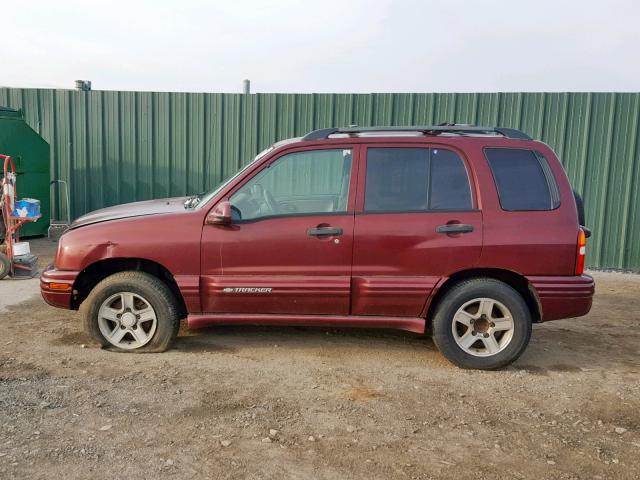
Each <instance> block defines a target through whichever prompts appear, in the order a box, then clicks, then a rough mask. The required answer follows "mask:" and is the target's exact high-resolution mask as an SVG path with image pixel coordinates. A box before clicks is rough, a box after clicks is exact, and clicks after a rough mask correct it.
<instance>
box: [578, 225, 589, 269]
mask: <svg viewBox="0 0 640 480" xmlns="http://www.w3.org/2000/svg"><path fill="white" fill-rule="evenodd" d="M586 253H587V236H586V235H585V234H584V230H582V229H580V233H578V251H577V254H576V275H582V273H583V272H584V257H585V255H586Z"/></svg>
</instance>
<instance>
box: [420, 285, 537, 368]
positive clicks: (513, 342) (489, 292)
mask: <svg viewBox="0 0 640 480" xmlns="http://www.w3.org/2000/svg"><path fill="white" fill-rule="evenodd" d="M489 312H490V313H489ZM474 317H475V318H474ZM467 324H468V325H467ZM431 325H432V330H433V341H434V343H435V344H436V346H437V347H438V350H440V352H441V353H442V354H443V355H444V356H445V357H446V358H447V360H449V361H450V362H451V363H453V364H454V365H457V366H458V367H460V368H470V369H478V370H495V369H498V368H502V367H505V366H507V365H509V364H510V363H512V362H514V361H515V360H516V359H517V358H518V357H519V356H520V355H521V354H522V352H524V350H525V348H526V347H527V345H528V344H529V339H530V338H531V313H530V312H529V309H528V307H527V304H526V303H525V301H524V299H523V298H522V296H521V295H520V294H519V293H518V292H517V291H516V290H514V289H513V288H512V287H510V286H509V285H507V284H505V283H503V282H500V281H498V280H494V279H490V278H477V279H473V280H467V281H464V282H461V283H460V284H458V285H456V286H454V287H453V288H452V289H451V290H450V291H449V292H447V293H446V294H445V296H444V297H443V298H442V299H441V301H440V302H439V303H438V305H437V306H436V309H435V312H434V314H433V317H432V322H431ZM474 339H476V340H475V341H474ZM465 347H466V348H465Z"/></svg>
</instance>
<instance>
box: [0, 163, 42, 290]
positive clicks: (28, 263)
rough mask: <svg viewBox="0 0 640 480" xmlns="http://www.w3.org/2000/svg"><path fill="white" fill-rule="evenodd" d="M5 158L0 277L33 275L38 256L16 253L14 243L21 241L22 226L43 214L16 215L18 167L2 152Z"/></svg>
mask: <svg viewBox="0 0 640 480" xmlns="http://www.w3.org/2000/svg"><path fill="white" fill-rule="evenodd" d="M0 160H4V171H3V172H4V175H3V177H2V182H1V196H0V207H1V209H0V210H1V211H2V224H3V226H4V243H2V245H0V279H2V278H4V277H6V276H7V275H11V276H12V277H16V276H21V277H33V276H35V274H36V273H37V268H36V262H37V257H35V256H34V255H30V254H27V255H20V256H18V255H15V252H14V245H15V244H16V243H17V242H19V241H20V227H22V225H24V224H25V223H28V222H36V221H37V220H38V219H39V218H40V216H41V215H36V216H25V217H19V216H15V215H14V206H15V202H16V198H17V189H16V167H15V164H14V162H13V159H12V158H11V157H10V156H8V155H2V154H0Z"/></svg>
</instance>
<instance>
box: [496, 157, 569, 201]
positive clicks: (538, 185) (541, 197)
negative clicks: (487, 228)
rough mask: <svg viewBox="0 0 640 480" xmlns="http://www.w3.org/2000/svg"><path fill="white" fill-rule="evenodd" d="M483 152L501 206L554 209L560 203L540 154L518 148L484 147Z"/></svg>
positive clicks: (551, 174)
mask: <svg viewBox="0 0 640 480" xmlns="http://www.w3.org/2000/svg"><path fill="white" fill-rule="evenodd" d="M484 153H485V156H486V158H487V161H488V162H489V166H490V168H491V172H492V173H493V178H494V180H495V184H496V188H497V190H498V197H499V199H500V206H501V207H502V209H503V210H508V211H530V210H534V211H535V210H554V209H556V208H558V207H559V206H560V195H559V193H558V185H557V184H556V180H555V178H554V176H553V172H552V171H551V168H550V167H549V164H548V163H547V160H546V159H545V158H544V157H543V156H542V155H541V154H539V153H538V152H534V151H532V150H526V149H518V148H485V150H484Z"/></svg>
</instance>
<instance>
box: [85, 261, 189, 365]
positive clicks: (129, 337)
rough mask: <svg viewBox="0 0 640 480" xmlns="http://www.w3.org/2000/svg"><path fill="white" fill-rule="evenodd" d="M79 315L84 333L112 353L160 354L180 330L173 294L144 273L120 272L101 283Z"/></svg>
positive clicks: (162, 284)
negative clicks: (115, 351)
mask: <svg viewBox="0 0 640 480" xmlns="http://www.w3.org/2000/svg"><path fill="white" fill-rule="evenodd" d="M80 312H81V315H82V319H83V323H84V328H85V331H86V332H87V334H89V335H90V336H91V337H92V338H93V339H94V340H96V341H97V342H98V343H100V344H101V345H102V346H104V347H108V348H111V349H113V350H121V351H133V352H163V351H165V350H167V349H168V348H169V347H170V346H171V344H172V343H173V341H174V339H175V338H176V336H177V334H178V329H179V327H180V318H179V315H178V309H177V306H176V301H175V298H174V296H173V293H172V292H171V290H170V289H169V288H168V287H167V285H166V284H164V283H163V282H162V281H161V280H159V279H158V278H156V277H154V276H152V275H149V274H148V273H144V272H121V273H116V274H114V275H111V276H110V277H107V278H106V279H104V280H102V281H101V282H100V283H98V285H96V286H95V288H94V289H93V290H92V291H91V293H90V294H89V296H88V297H87V299H86V300H85V301H84V302H83V303H82V306H81V307H80Z"/></svg>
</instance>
